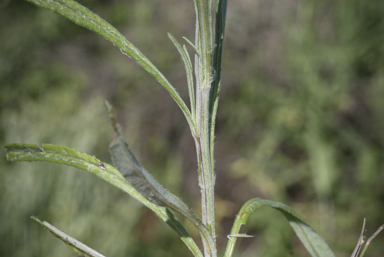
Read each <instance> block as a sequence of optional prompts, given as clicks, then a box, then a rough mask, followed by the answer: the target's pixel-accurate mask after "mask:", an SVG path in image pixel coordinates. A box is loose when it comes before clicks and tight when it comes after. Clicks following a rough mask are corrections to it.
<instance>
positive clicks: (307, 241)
mask: <svg viewBox="0 0 384 257" xmlns="http://www.w3.org/2000/svg"><path fill="white" fill-rule="evenodd" d="M261 206H269V207H272V208H274V209H276V210H279V211H280V212H281V213H282V214H284V216H285V217H286V218H287V220H288V222H289V224H290V225H291V227H292V228H293V230H294V231H295V233H296V235H297V236H298V237H299V239H300V240H301V242H302V243H303V244H304V246H305V248H306V249H307V250H308V252H309V253H310V254H311V256H312V257H335V255H334V253H333V252H332V250H331V249H330V248H329V246H328V245H327V243H326V242H325V241H324V239H323V238H322V237H321V236H320V235H319V234H317V232H316V231H315V230H314V229H313V228H312V227H311V226H309V225H308V223H307V222H306V221H305V220H304V219H303V218H301V217H300V215H298V214H297V213H296V212H295V211H293V210H292V209H291V208H290V207H288V206H287V205H285V204H283V203H279V202H274V201H269V200H264V199H260V198H255V199H251V200H249V201H248V202H246V203H245V204H244V205H243V207H242V208H241V210H240V211H239V214H238V215H237V216H236V220H235V222H234V224H233V227H232V231H231V234H230V235H229V240H228V244H227V248H226V251H225V255H224V256H225V257H230V256H232V254H233V250H234V247H235V244H236V240H237V237H236V236H231V235H236V234H238V233H239V231H240V227H241V226H242V225H245V224H246V222H247V220H248V218H249V215H251V214H252V213H253V212H254V211H255V210H256V209H257V208H259V207H261Z"/></svg>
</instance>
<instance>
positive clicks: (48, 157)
mask: <svg viewBox="0 0 384 257" xmlns="http://www.w3.org/2000/svg"><path fill="white" fill-rule="evenodd" d="M4 147H5V149H6V151H7V159H8V160H9V161H29V162H32V161H46V162H53V163H59V164H65V165H68V166H72V167H75V168H78V169H82V170H85V171H88V172H91V173H93V174H95V175H96V176H98V177H99V178H101V179H103V180H105V181H107V182H108V183H110V184H112V185H114V186H116V187H117V188H120V189H121V190H123V191H124V192H126V193H128V194H129V195H131V196H132V197H133V198H135V199H136V200H138V201H140V202H141V203H143V204H144V205H145V206H147V207H148V208H149V209H151V210H152V211H153V212H154V213H156V215H157V216H158V217H160V218H161V219H162V220H163V221H165V222H166V223H167V224H168V225H169V226H170V227H171V228H172V229H173V230H174V231H175V232H176V233H177V234H178V235H179V237H180V238H181V240H182V241H183V242H184V243H185V244H186V245H187V247H188V248H189V249H190V251H191V252H192V253H193V254H194V255H195V256H202V253H201V251H200V249H199V247H198V246H197V245H196V243H195V242H194V240H193V239H192V238H191V236H190V235H189V234H188V232H187V231H186V229H185V228H184V227H183V225H182V224H181V223H180V222H179V220H178V219H177V218H176V217H175V216H174V215H173V214H172V213H171V212H170V211H169V210H168V209H167V208H165V207H161V206H158V205H155V204H153V203H151V202H150V201H148V200H147V199H146V198H145V197H143V196H142V195H141V194H140V193H139V192H137V191H136V189H135V188H134V187H133V186H132V185H131V184H130V183H129V182H128V181H127V180H126V179H125V178H124V176H123V175H122V174H121V173H120V172H119V171H118V170H117V169H115V168H114V167H113V166H111V165H109V164H107V163H104V162H102V161H100V160H98V159H96V158H95V157H93V156H90V155H88V154H84V153H80V152H78V151H76V150H74V149H72V148H69V147H65V146H58V145H48V144H45V145H43V146H38V145H32V144H9V145H5V146H4Z"/></svg>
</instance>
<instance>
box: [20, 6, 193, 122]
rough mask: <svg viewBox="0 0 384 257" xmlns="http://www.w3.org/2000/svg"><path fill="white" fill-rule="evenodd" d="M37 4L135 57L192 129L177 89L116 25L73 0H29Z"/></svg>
mask: <svg viewBox="0 0 384 257" xmlns="http://www.w3.org/2000/svg"><path fill="white" fill-rule="evenodd" d="M27 1H29V2H31V3H33V4H35V5H37V6H40V7H43V8H46V9H48V10H51V11H53V12H55V13H58V14H60V15H62V16H64V17H65V18H67V19H69V20H71V21H72V22H74V23H76V24H78V25H80V26H82V27H84V28H87V29H89V30H91V31H93V32H95V33H97V34H99V35H101V36H103V37H104V38H105V39H107V40H108V41H110V42H111V43H112V44H114V45H115V46H117V47H118V48H120V50H121V52H122V53H123V54H125V55H127V56H129V57H130V58H132V59H134V60H135V61H136V62H137V63H138V64H139V65H140V66H142V67H143V68H144V69H145V70H146V71H147V72H148V73H149V74H151V75H152V76H153V77H154V78H155V79H156V80H157V81H158V82H159V83H160V84H161V85H163V87H164V88H165V89H166V90H167V91H168V92H169V93H170V95H171V96H172V98H173V99H174V100H175V101H176V103H177V104H178V105H179V107H180V109H181V110H182V112H183V113H184V116H185V118H186V119H187V122H188V124H189V126H190V127H191V129H192V128H193V127H194V126H193V120H192V117H191V113H190V111H189V110H188V107H187V106H186V104H185V103H184V101H183V99H182V98H181V97H180V95H179V94H178V92H177V91H176V89H175V88H174V87H173V86H172V85H171V84H170V83H169V81H168V80H167V79H166V78H165V77H164V75H163V74H162V73H161V72H160V71H159V70H158V69H157V68H156V66H155V65H153V64H152V62H151V61H149V60H148V58H147V57H146V56H145V55H144V54H143V53H142V52H141V51H140V50H139V49H138V48H137V47H135V46H134V45H133V44H132V43H131V42H129V41H128V40H127V39H126V38H125V37H124V36H123V35H122V34H121V33H120V32H119V31H118V30H117V29H116V28H115V27H113V26H112V25H111V24H109V23H108V22H106V21H105V20H103V19H102V18H100V17H99V16H98V15H97V14H95V13H93V12H92V11H90V10H89V9H87V8H86V7H84V6H82V5H81V4H79V3H77V2H76V1H72V0H27Z"/></svg>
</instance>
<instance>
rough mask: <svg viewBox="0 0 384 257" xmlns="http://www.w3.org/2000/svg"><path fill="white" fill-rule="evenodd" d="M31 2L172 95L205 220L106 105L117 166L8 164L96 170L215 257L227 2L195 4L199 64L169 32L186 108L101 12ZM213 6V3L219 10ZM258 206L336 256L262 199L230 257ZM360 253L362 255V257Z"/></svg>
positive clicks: (75, 244) (51, 151)
mask: <svg viewBox="0 0 384 257" xmlns="http://www.w3.org/2000/svg"><path fill="white" fill-rule="evenodd" d="M27 1H29V2H31V3H33V4H35V5H37V6H40V7H43V8H46V9H48V10H51V11H53V12H55V13H58V14H60V15H62V16H63V17H65V18H67V19H69V20H71V21H72V22H74V23H76V24H78V25H80V26H82V27H85V28H87V29H89V30H91V31H93V32H95V33H97V34H99V35H101V36H102V37H104V38H105V39H107V40H108V41H110V42H111V43H112V44H114V45H115V46H116V47H118V48H120V50H121V52H122V53H123V54H125V55H127V56H129V57H130V58H132V59H133V60H135V61H136V62H137V63H138V64H139V65H140V66H141V67H143V68H144V69H145V70H146V71H147V72H148V73H149V74H150V75H152V76H153V77H154V78H155V79H156V80H157V81H158V82H159V83H160V84H161V85H162V86H163V87H164V88H165V89H166V90H167V91H168V92H169V94H170V95H171V97H172V98H173V99H174V100H175V102H176V103H177V105H178V106H179V107H180V109H181V111H182V112H183V114H184V116H185V118H186V120H187V123H188V125H189V128H190V130H191V134H192V137H193V139H194V142H195V146H196V154H197V163H198V175H199V181H198V183H199V186H200V188H201V209H202V217H199V216H198V215H197V214H195V213H194V212H193V211H192V210H191V209H190V208H189V207H188V205H186V204H185V203H184V202H183V201H182V200H180V199H179V198H178V197H177V196H175V195H173V194H172V193H171V192H169V191H168V190H167V189H166V188H165V187H163V186H162V185H161V184H160V183H159V182H157V181H156V180H155V178H154V177H153V176H152V175H151V174H150V173H149V172H148V171H146V170H145V169H144V168H143V166H142V165H141V164H140V163H139V162H138V160H137V159H136V158H135V156H134V154H133V153H132V152H131V150H130V149H129V147H128V144H127V143H126V142H125V140H124V138H123V136H122V133H121V128H120V126H119V125H118V124H117V122H116V118H115V116H114V113H113V109H112V107H111V105H110V104H109V103H108V102H106V108H107V110H108V112H109V117H110V122H111V124H112V128H113V130H114V132H115V137H114V139H113V141H112V142H111V144H110V146H109V150H110V153H111V157H112V160H113V163H114V166H112V165H109V164H107V163H104V162H102V161H101V160H98V159H96V158H95V157H93V156H91V155H88V154H85V153H80V152H78V151H76V150H74V149H72V148H68V147H64V146H58V145H50V144H44V145H42V146H39V145H32V144H9V145H6V146H5V148H6V151H7V158H8V160H10V161H30V162H31V161H46V162H53V163H58V164H64V165H68V166H73V167H76V168H78V169H82V170H85V171H88V172H91V173H93V174H95V175H96V176H98V177H99V178H102V179H103V180H105V181H107V182H108V183H110V184H112V185H114V186H116V187H118V188H120V189H121V190H123V191H124V192H126V193H128V194H129V195H131V196H132V197H133V198H135V199H137V200H138V201H140V202H141V203H143V204H144V205H145V206H146V207H148V208H149V209H151V210H152V211H153V212H154V213H155V214H156V215H157V216H158V217H159V218H160V219H162V220H163V221H164V222H166V223H167V224H168V225H169V226H170V227H171V228H172V229H173V230H174V231H175V232H176V233H177V235H178V236H179V237H180V239H181V240H182V241H183V242H184V244H185V245H186V246H187V247H188V248H189V250H190V251H191V253H192V254H193V255H194V256H199V257H202V256H205V257H216V256H217V247H216V232H215V199H214V186H215V173H214V158H213V157H214V132H215V119H216V114H217V107H218V100H219V91H220V81H221V58H222V50H223V40H224V31H225V20H226V9H227V0H216V1H212V0H194V7H195V11H196V31H195V42H194V43H192V42H191V41H190V40H188V39H187V38H184V40H185V41H186V42H187V44H188V45H189V46H191V48H192V51H193V56H194V62H192V61H191V58H190V54H189V51H188V50H187V47H186V46H185V45H181V44H180V43H179V42H178V41H177V40H176V39H175V38H174V37H173V36H172V35H171V34H168V37H169V38H170V40H171V41H172V42H173V44H174V45H175V47H176V49H177V51H178V52H179V54H180V56H181V59H182V62H183V64H184V67H185V72H186V77H187V86H188V92H189V98H190V99H189V100H190V106H189V108H188V106H187V105H186V103H185V102H184V101H183V99H182V98H181V97H180V95H179V94H178V92H177V91H176V89H175V88H174V87H173V86H172V85H171V83H170V82H169V81H168V80H167V79H166V78H165V76H164V75H163V74H162V73H161V72H160V71H159V70H158V69H157V68H156V66H155V65H153V64H152V62H150V61H149V59H148V58H147V57H146V56H144V54H143V53H142V52H141V51H140V50H139V49H138V48H137V47H135V46H134V45H133V44H132V43H131V42H129V41H128V40H127V38H125V37H124V36H123V35H122V34H121V33H120V32H119V31H118V30H117V29H115V28H114V27H113V26H112V25H111V24H109V23H108V22H107V21H105V20H103V19H102V18H100V17H99V16H98V15H97V14H95V13H93V12H92V11H90V10H89V9H87V8H86V7H84V6H82V5H80V4H79V3H77V2H76V1H72V0H27ZM213 4H215V7H214V6H213ZM214 9H215V10H216V14H215V15H213V10H214ZM214 18H215V20H214ZM193 63H194V65H193ZM260 206H269V207H272V208H274V209H276V210H279V211H280V212H282V213H283V214H284V216H285V217H286V218H287V220H288V222H289V224H290V225H291V227H292V228H293V229H294V231H295V233H296V235H297V236H298V237H299V239H300V240H301V242H302V243H303V245H304V246H305V248H306V249H307V250H308V252H309V253H310V255H311V256H313V257H315V256H322V257H334V253H333V252H332V251H331V249H330V248H329V246H328V245H327V244H326V242H325V241H324V240H323V238H322V237H320V236H319V235H318V234H317V233H316V232H315V230H313V229H312V228H311V227H310V226H309V225H308V224H307V223H306V222H305V221H304V220H303V219H302V218H301V217H300V216H299V215H298V214H297V213H296V212H294V211H293V210H292V209H291V208H289V207H288V206H286V205H285V204H282V203H279V202H273V201H269V200H264V199H259V198H255V199H251V200H249V201H248V202H246V203H245V204H244V206H243V207H242V208H241V210H240V211H239V213H238V215H237V216H236V218H235V221H234V224H233V227H232V230H231V233H230V234H229V235H228V243H227V246H226V250H225V253H224V256H225V257H230V256H232V255H233V252H234V247H235V243H236V240H237V238H239V237H251V236H249V235H246V234H241V233H240V232H239V231H240V227H241V226H242V225H245V224H246V222H247V220H248V217H249V216H250V215H251V214H252V213H253V212H254V211H255V210H256V209H257V208H258V207H260ZM172 211H174V212H177V213H179V214H181V215H182V216H184V217H185V218H186V219H188V220H189V221H190V222H191V223H192V224H193V225H194V226H195V227H196V228H197V229H198V231H199V233H200V236H201V240H202V246H203V249H202V251H201V249H200V248H199V247H198V245H197V244H196V243H195V241H194V240H193V239H192V237H191V236H190V235H189V234H188V231H187V230H186V229H185V228H184V226H183V225H182V224H181V223H180V222H179V220H178V219H177V218H176V217H175V216H174V215H173V213H172ZM31 218H32V219H34V220H35V221H37V222H39V223H40V224H42V225H43V226H44V227H46V228H48V229H49V230H50V231H51V232H52V233H53V234H55V235H56V236H57V237H59V238H60V239H61V240H63V241H64V242H65V243H66V244H67V245H68V246H70V248H71V249H73V250H74V251H75V252H76V253H78V254H81V255H84V256H103V255H101V254H100V253H98V252H96V251H95V250H93V249H91V248H89V247H88V246H86V245H84V244H83V243H81V242H79V241H78V240H76V239H75V238H73V237H71V236H69V235H67V234H65V233H64V232H62V231H61V230H59V229H57V228H56V227H54V226H52V225H51V224H49V223H48V222H46V221H40V220H39V219H38V218H37V217H33V216H32V217H31ZM381 229H382V227H381ZM378 232H379V231H378ZM378 232H377V233H378ZM377 233H375V234H377ZM362 238H363V237H362V236H361V238H360V240H359V243H358V245H357V247H356V250H355V251H354V253H353V255H352V257H356V256H358V254H359V251H360V247H361V246H362V245H363V242H364V240H363V239H362ZM368 241H369V240H368ZM369 242H370V241H369ZM369 242H368V243H369ZM366 246H367V245H366ZM364 252H365V249H364V250H363V251H362V253H361V254H364ZM361 254H360V256H362V255H361Z"/></svg>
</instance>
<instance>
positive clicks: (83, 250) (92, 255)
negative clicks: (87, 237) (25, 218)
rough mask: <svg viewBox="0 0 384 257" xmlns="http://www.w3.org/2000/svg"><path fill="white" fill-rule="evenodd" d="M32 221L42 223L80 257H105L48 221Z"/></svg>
mask: <svg viewBox="0 0 384 257" xmlns="http://www.w3.org/2000/svg"><path fill="white" fill-rule="evenodd" d="M31 219H33V220H35V221H36V222H38V223H40V224H41V225H42V226H44V227H46V228H47V229H48V230H49V231H51V233H52V234H54V235H55V236H56V237H58V238H60V239H61V240H62V241H63V242H64V243H65V244H66V245H67V246H68V247H69V249H71V250H72V251H73V252H75V253H76V254H77V255H79V256H89V257H104V255H102V254H100V253H98V252H96V251H95V250H93V249H92V248H90V247H88V246H86V245H85V244H83V243H82V242H80V241H78V240H76V239H75V238H73V237H71V236H70V235H68V234H66V233H64V232H63V231H61V230H60V229H58V228H56V227H55V226H52V225H51V224H49V223H48V222H46V221H41V220H39V219H38V218H37V217H33V216H32V217H31Z"/></svg>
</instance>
